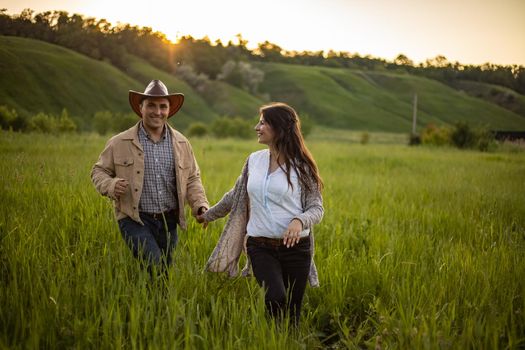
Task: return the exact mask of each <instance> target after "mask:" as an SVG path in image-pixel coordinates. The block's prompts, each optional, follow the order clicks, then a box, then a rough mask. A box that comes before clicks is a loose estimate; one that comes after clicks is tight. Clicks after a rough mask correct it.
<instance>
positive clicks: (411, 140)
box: [408, 133, 421, 146]
mask: <svg viewBox="0 0 525 350" xmlns="http://www.w3.org/2000/svg"><path fill="white" fill-rule="evenodd" d="M408 144H409V145H410V146H417V145H419V144H421V136H419V134H413V133H410V135H408Z"/></svg>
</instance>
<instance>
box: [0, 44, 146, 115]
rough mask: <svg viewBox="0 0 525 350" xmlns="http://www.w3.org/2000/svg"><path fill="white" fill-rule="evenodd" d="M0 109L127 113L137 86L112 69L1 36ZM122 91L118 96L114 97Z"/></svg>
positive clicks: (72, 54) (75, 55)
mask: <svg viewBox="0 0 525 350" xmlns="http://www.w3.org/2000/svg"><path fill="white" fill-rule="evenodd" d="M0 86H1V88H0V105H8V106H10V107H11V108H15V109H16V110H17V111H18V113H21V114H30V113H38V112H46V113H55V114H57V113H60V111H61V110H62V108H67V109H68V111H69V112H70V113H71V114H73V115H81V116H85V115H91V114H93V113H94V112H96V111H101V110H110V111H114V112H128V111H129V108H128V96H127V94H126V91H127V90H128V89H140V88H141V84H140V83H139V82H138V81H136V80H134V79H132V78H131V77H129V76H128V75H126V74H124V73H122V72H121V71H119V70H118V69H116V68H114V67H113V66H111V65H108V64H105V63H102V62H99V61H96V60H92V59H89V58H87V57H86V56H83V55H80V54H78V53H76V52H74V51H71V50H68V49H65V48H62V47H60V46H56V45H51V44H48V43H45V42H43V41H38V40H31V39H24V38H16V37H5V36H0ZM118 91H122V92H123V93H116V92H118Z"/></svg>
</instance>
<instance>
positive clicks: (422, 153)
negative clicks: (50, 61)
mask: <svg viewBox="0 0 525 350" xmlns="http://www.w3.org/2000/svg"><path fill="white" fill-rule="evenodd" d="M0 136H1V137H0V165H1V169H0V179H1V180H0V181H1V182H0V184H1V185H0V199H1V205H0V286H1V288H0V348H15V349H16V348H112V349H113V348H132V349H141V348H159V349H164V348H189V349H191V348H221V349H222V348H225V349H233V348H253V349H255V348H257V349H289V348H293V349H295V348H316V347H333V348H344V347H349V348H374V347H381V348H454V349H464V348H502V349H505V348H510V349H514V348H520V347H523V346H524V345H525V338H524V334H525V316H524V312H525V305H524V300H525V298H524V297H525V295H524V293H525V292H524V291H525V289H524V281H525V264H524V263H523V252H524V248H525V196H524V194H525V193H524V192H525V190H524V187H523V174H524V173H525V157H524V155H523V153H518V154H507V153H490V154H484V153H478V152H469V151H457V150H454V149H427V148H409V147H408V146H404V145H401V144H370V145H360V144H356V143H352V142H334V141H323V140H322V139H321V138H318V139H315V138H313V139H312V141H311V142H310V144H309V146H310V148H311V150H312V152H313V154H314V156H315V157H316V159H317V161H318V164H319V167H320V170H321V174H322V176H323V179H324V181H325V191H324V204H325V217H324V220H323V222H322V223H321V224H320V225H318V226H317V227H316V232H315V234H316V255H315V258H316V262H317V266H318V268H319V273H320V280H321V287H320V288H316V289H311V288H309V289H307V293H306V297H305V302H304V313H303V316H302V320H301V321H302V323H301V325H300V328H299V329H298V330H297V331H295V330H292V329H289V328H288V327H287V326H286V325H275V324H274V323H273V322H272V321H271V320H268V318H267V317H266V316H265V310H264V303H263V295H262V293H261V291H260V289H259V288H258V287H257V285H256V283H255V281H254V280H253V279H250V278H248V279H247V278H236V279H228V278H226V277H224V276H220V275H216V274H209V273H205V272H203V267H204V265H205V263H206V260H207V257H208V255H209V254H210V253H211V251H212V249H213V247H214V245H215V243H216V241H217V239H218V236H219V234H220V231H221V229H222V227H223V224H224V220H219V221H217V222H214V223H212V224H211V225H210V226H209V227H208V229H207V230H203V229H202V228H201V227H200V225H198V224H197V223H196V222H195V221H194V220H190V223H189V228H188V230H187V231H186V232H179V234H180V235H179V237H180V239H179V245H178V247H177V250H176V253H175V260H176V265H175V267H174V268H172V269H171V270H170V271H169V274H168V276H166V277H164V276H161V277H156V278H151V277H150V275H149V274H148V273H147V271H144V270H143V269H141V267H140V265H139V264H138V262H137V261H136V260H135V259H133V257H132V256H131V254H130V252H129V250H128V248H127V247H126V246H125V244H124V243H123V240H122V238H121V237H120V233H119V231H118V228H117V225H116V223H115V221H114V219H113V214H112V209H111V204H110V202H109V201H108V200H106V199H104V198H102V197H101V196H99V195H98V194H97V193H96V192H95V190H94V188H93V187H92V185H91V183H90V179H89V172H90V168H91V166H92V164H93V163H94V162H95V161H96V158H97V156H98V154H99V153H100V151H101V150H102V148H103V146H104V143H105V141H106V140H105V139H104V138H101V137H95V136H90V135H81V136H62V137H56V138H54V137H50V136H42V135H21V134H16V133H5V132H3V133H2V134H1V135H0ZM373 139H374V137H372V140H373ZM192 144H193V146H194V150H195V154H196V156H197V159H198V161H199V164H200V166H201V169H202V174H203V181H204V185H205V187H206V189H207V193H208V197H209V199H210V201H211V202H212V203H213V202H216V201H217V200H219V199H220V197H221V196H222V194H223V193H224V192H225V191H226V190H228V189H229V188H230V187H231V186H232V185H233V183H234V181H235V179H236V178H237V176H238V174H239V172H240V169H241V167H242V164H243V162H244V160H245V157H246V156H247V155H248V154H249V153H250V152H252V151H254V150H256V149H260V148H261V146H260V145H258V144H257V143H256V142H255V141H233V140H215V139H195V140H192Z"/></svg>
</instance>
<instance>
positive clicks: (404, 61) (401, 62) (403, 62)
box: [394, 53, 414, 66]
mask: <svg viewBox="0 0 525 350" xmlns="http://www.w3.org/2000/svg"><path fill="white" fill-rule="evenodd" d="M394 63H395V64H396V65H398V66H413V65H414V61H412V60H411V59H410V58H408V57H407V56H405V55H403V54H402V53H401V54H399V55H397V57H396V58H395V59H394Z"/></svg>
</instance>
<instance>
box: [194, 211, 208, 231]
mask: <svg viewBox="0 0 525 350" xmlns="http://www.w3.org/2000/svg"><path fill="white" fill-rule="evenodd" d="M207 211H208V209H206V208H205V207H200V208H199V210H198V211H197V217H196V219H197V222H198V223H199V224H202V227H204V228H206V227H208V222H207V221H206V220H204V213H205V212H207Z"/></svg>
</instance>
